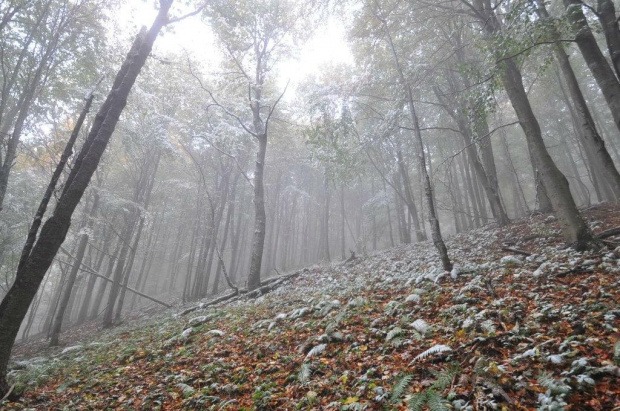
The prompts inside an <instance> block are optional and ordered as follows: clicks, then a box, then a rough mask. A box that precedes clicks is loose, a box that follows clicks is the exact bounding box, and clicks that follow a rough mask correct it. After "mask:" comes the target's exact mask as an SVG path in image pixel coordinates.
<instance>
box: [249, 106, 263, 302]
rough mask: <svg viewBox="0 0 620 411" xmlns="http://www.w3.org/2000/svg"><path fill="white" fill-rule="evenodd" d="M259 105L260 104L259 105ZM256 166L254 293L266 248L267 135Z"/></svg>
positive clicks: (260, 141)
mask: <svg viewBox="0 0 620 411" xmlns="http://www.w3.org/2000/svg"><path fill="white" fill-rule="evenodd" d="M257 104H258V103H257ZM257 139H258V152H257V153H256V166H255V169H254V236H253V240H252V255H251V259H250V273H249V274H248V290H250V291H253V290H255V289H257V288H258V287H260V270H261V264H262V261H263V249H264V247H265V223H266V221H265V220H266V216H265V188H264V186H263V175H264V172H265V155H266V153H267V135H265V134H262V135H259V137H258V138H257Z"/></svg>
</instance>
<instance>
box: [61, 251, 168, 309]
mask: <svg viewBox="0 0 620 411" xmlns="http://www.w3.org/2000/svg"><path fill="white" fill-rule="evenodd" d="M60 251H62V252H63V253H64V254H66V255H67V256H69V257H70V258H72V259H74V260H75V257H73V256H72V255H71V254H70V253H69V252H68V251H67V250H65V249H64V248H63V247H60ZM65 264H67V265H69V266H70V267H73V265H72V264H69V263H65ZM80 270H82V271H84V272H86V273H88V274H91V275H94V276H96V277H99V278H102V279H104V280H106V281H107V282H109V283H113V282H114V280H111V279H109V278H108V277H106V276H104V275H102V274H99V273H98V272H97V271H95V269H94V268H91V267H89V266H87V265H86V264H84V263H83V262H82V264H80ZM121 287H124V288H126V289H127V291H130V292H132V293H134V294H136V295H139V296H140V297H143V298H146V299H147V300H150V301H153V302H154V303H157V304H161V305H163V306H164V307H166V308H172V305H170V304H168V303H165V302H163V301H161V300H158V299H157V298H155V297H151V296H150V295H146V294H144V293H141V292H140V291H138V290H134V289H133V288H131V287H129V286H128V285H122V284H121Z"/></svg>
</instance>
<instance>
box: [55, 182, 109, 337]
mask: <svg viewBox="0 0 620 411" xmlns="http://www.w3.org/2000/svg"><path fill="white" fill-rule="evenodd" d="M98 208H99V195H98V194H97V193H95V196H94V200H93V205H92V206H91V209H90V213H89V214H90V215H89V219H88V222H87V223H86V226H85V228H86V230H87V231H86V232H85V233H83V234H81V235H80V240H79V244H78V249H77V253H76V254H75V261H73V267H71V271H69V276H68V277H67V282H66V284H65V287H64V291H63V293H62V297H61V298H60V303H59V304H58V308H57V309H56V316H55V317H54V323H53V324H52V329H51V332H50V344H49V345H50V347H54V346H57V345H58V338H59V337H60V330H61V328H62V320H63V318H64V316H65V310H66V309H67V306H68V304H69V297H70V296H71V293H72V292H73V285H74V283H75V279H76V277H77V274H78V271H79V270H80V265H81V264H82V260H83V259H84V254H85V252H86V246H87V245H88V238H89V235H88V233H89V231H90V230H92V228H93V222H94V220H93V218H94V217H95V214H96V213H97V209H98Z"/></svg>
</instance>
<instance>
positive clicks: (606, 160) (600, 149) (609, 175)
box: [538, 0, 620, 201]
mask: <svg viewBox="0 0 620 411" xmlns="http://www.w3.org/2000/svg"><path fill="white" fill-rule="evenodd" d="M607 2H608V1H606V0H600V1H599V5H601V3H607ZM610 3H611V2H610ZM611 8H612V9H613V3H612V4H611ZM605 9H606V10H607V7H606V8H605ZM538 11H539V15H540V16H541V17H542V18H544V19H548V18H549V14H548V13H547V9H546V8H545V5H544V1H542V0H538ZM614 20H615V11H614ZM615 29H616V31H617V32H618V24H617V23H615ZM559 37H560V36H559V33H554V38H558V39H559ZM618 40H619V41H620V32H618ZM590 52H592V51H590ZM618 52H619V53H620V49H619V50H618ZM554 53H555V58H556V60H557V61H558V65H559V66H560V70H561V71H562V75H563V76H564V81H565V82H566V86H567V89H568V94H569V95H570V98H571V100H572V103H573V105H574V109H572V107H571V112H572V113H573V114H574V115H575V116H576V121H577V123H578V125H579V127H580V133H579V135H580V137H581V138H582V139H583V142H584V146H585V149H586V152H587V153H589V154H590V157H594V158H593V159H591V163H590V164H591V165H592V167H595V168H596V169H597V170H600V172H601V174H603V176H604V178H605V179H606V180H607V181H608V182H609V185H610V187H611V189H612V191H613V196H614V197H615V199H616V201H617V200H620V173H618V170H617V169H616V166H615V165H614V162H613V160H612V158H611V156H610V155H609V152H608V151H607V148H606V147H605V141H603V139H602V137H601V136H600V134H599V133H598V130H597V129H596V124H595V123H594V119H593V118H592V114H591V113H590V109H589V108H588V105H587V103H586V99H585V98H584V96H583V93H582V92H581V88H580V87H579V83H578V81H577V77H576V76H575V72H574V71H573V67H572V66H571V64H570V61H569V59H568V54H566V51H564V48H563V47H562V45H561V44H559V43H556V44H555V45H554ZM618 57H619V58H620V56H618ZM605 64H607V62H605ZM611 74H612V75H613V73H611ZM562 91H563V92H564V90H562ZM619 91H620V85H619ZM618 98H620V96H618ZM567 104H568V102H567Z"/></svg>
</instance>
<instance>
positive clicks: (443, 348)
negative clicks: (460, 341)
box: [410, 344, 452, 364]
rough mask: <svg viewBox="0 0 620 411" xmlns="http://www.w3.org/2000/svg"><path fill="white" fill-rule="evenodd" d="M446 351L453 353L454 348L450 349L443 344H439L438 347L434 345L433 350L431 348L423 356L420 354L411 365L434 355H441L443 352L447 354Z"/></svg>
mask: <svg viewBox="0 0 620 411" xmlns="http://www.w3.org/2000/svg"><path fill="white" fill-rule="evenodd" d="M446 351H452V348H450V347H448V346H447V345H442V344H437V345H433V346H432V347H431V348H429V349H428V350H426V351H424V352H423V353H421V354H418V355H417V356H416V357H415V358H414V359H413V361H411V363H410V364H413V363H414V362H416V361H418V360H423V359H424V358H426V357H428V356H431V355H433V354H440V353H442V352H446Z"/></svg>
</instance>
